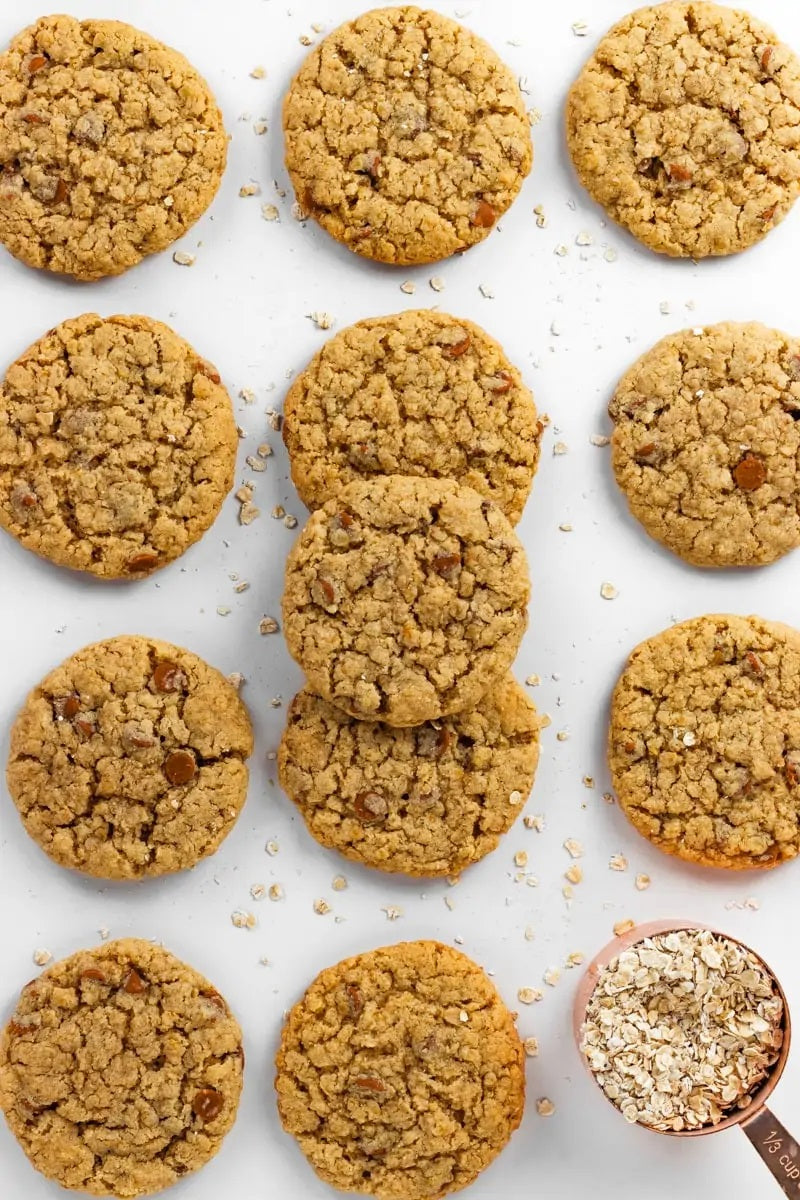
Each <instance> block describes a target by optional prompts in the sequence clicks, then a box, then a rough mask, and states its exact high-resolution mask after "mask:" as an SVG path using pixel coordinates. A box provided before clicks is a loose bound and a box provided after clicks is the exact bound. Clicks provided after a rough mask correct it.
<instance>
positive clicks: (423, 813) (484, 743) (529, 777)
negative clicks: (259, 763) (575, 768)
mask: <svg viewBox="0 0 800 1200" xmlns="http://www.w3.org/2000/svg"><path fill="white" fill-rule="evenodd" d="M538 759H539V720H538V717H537V715H536V709H535V708H534V706H533V704H532V703H531V702H530V700H529V699H528V698H527V696H526V695H525V693H524V692H523V690H522V688H521V687H520V686H519V685H518V684H517V683H515V681H514V679H513V678H512V677H511V676H508V678H507V679H506V680H505V681H504V682H503V683H501V684H499V685H498V686H497V687H496V688H493V689H492V692H491V693H490V694H489V695H488V696H485V697H484V698H483V700H481V701H480V703H479V704H478V707H477V708H475V709H474V710H473V711H472V712H470V713H462V714H459V715H458V716H454V717H445V718H444V719H443V720H441V721H436V722H435V723H432V722H428V723H426V724H424V725H418V726H417V727H416V728H412V729H393V728H392V727H391V726H389V725H383V724H381V723H380V722H377V721H357V720H354V718H353V717H349V716H347V714H346V713H344V712H342V711H341V709H338V708H335V707H334V706H333V705H332V704H328V702H327V701H326V700H320V699H319V698H318V697H317V696H314V695H312V693H311V692H308V691H302V692H300V693H299V695H297V696H295V698H294V700H293V701H292V704H291V706H290V708H289V714H288V722H287V727H286V732H285V733H284V735H283V740H282V742H281V748H280V752H279V754H278V768H279V771H280V780H281V786H282V787H283V789H284V791H286V792H287V794H288V795H289V796H290V797H291V799H292V800H293V801H294V803H295V804H296V805H297V807H298V809H299V810H300V813H301V814H302V816H303V819H304V820H305V822H306V825H307V826H308V829H309V832H310V833H311V835H312V836H313V837H315V838H316V839H317V841H318V842H320V843H321V844H322V845H323V846H327V847H329V848H330V849H333V850H339V851H341V853H342V854H345V855H346V856H347V857H348V858H352V859H354V860H355V861H356V862H361V863H364V864H365V865H366V866H368V867H377V868H378V869H379V870H381V871H398V872H402V873H404V874H406V875H419V876H432V875H456V874H458V872H459V871H462V870H463V869H464V868H465V867H468V866H469V865H470V863H474V862H478V860H479V859H481V858H483V857H484V855H486V854H488V853H489V852H490V851H491V850H494V849H495V848H496V846H497V844H498V842H499V841H500V838H501V837H502V835H503V834H504V833H506V832H507V831H508V830H509V829H510V828H511V826H512V824H513V823H514V821H515V820H516V819H517V817H518V816H519V814H520V812H521V811H522V806H523V805H524V803H525V801H526V799H527V797H528V793H529V792H530V789H531V786H532V784H533V777H534V773H535V771H536V764H537V762H538Z"/></svg>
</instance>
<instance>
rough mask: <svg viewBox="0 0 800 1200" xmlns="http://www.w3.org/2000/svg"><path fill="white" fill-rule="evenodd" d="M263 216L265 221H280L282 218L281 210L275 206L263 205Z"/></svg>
mask: <svg viewBox="0 0 800 1200" xmlns="http://www.w3.org/2000/svg"><path fill="white" fill-rule="evenodd" d="M261 215H262V217H263V218H264V220H265V221H279V220H280V218H281V214H280V209H279V208H278V207H277V205H275V204H262V205H261Z"/></svg>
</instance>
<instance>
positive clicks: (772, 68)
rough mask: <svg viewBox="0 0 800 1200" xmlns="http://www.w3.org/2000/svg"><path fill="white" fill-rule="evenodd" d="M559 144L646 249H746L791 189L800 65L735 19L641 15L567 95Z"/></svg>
mask: <svg viewBox="0 0 800 1200" xmlns="http://www.w3.org/2000/svg"><path fill="white" fill-rule="evenodd" d="M567 141H568V144H569V150H570V153H571V155H572V160H573V163H574V164H575V169H576V171H577V173H578V176H579V178H580V180H581V183H582V184H583V185H584V186H585V187H586V188H587V190H588V191H589V193H590V194H591V196H592V197H593V199H595V200H596V201H597V202H598V203H599V204H601V205H602V206H603V208H604V209H605V210H606V212H607V213H608V214H609V215H610V216H611V217H613V218H614V220H615V221H618V222H619V224H620V225H623V226H624V227H625V228H626V229H628V230H629V231H630V232H631V233H632V234H633V235H634V237H637V238H638V239H639V240H640V241H642V242H644V243H645V245H647V246H649V247H650V248H651V249H652V250H657V251H659V252H660V253H662V254H669V255H672V256H673V257H691V258H706V257H707V256H709V255H719V254H732V253H734V252H736V251H739V250H745V249H746V248H747V247H748V246H751V245H752V244H753V243H754V242H757V241H759V240H760V239H761V238H762V237H764V235H765V234H766V233H768V232H769V230H770V229H772V227H773V226H774V225H776V224H777V223H778V222H779V221H781V220H782V219H783V217H785V216H786V213H787V212H788V211H789V209H790V208H791V206H792V205H793V204H794V202H795V200H796V199H797V195H798V191H800V60H798V58H797V57H796V55H794V54H793V53H792V51H791V50H789V49H788V48H787V47H786V46H784V45H783V44H782V43H781V42H779V41H778V39H777V37H776V36H775V34H774V33H773V32H772V30H771V29H769V28H768V27H767V26H766V25H762V24H761V22H760V21H757V20H756V19H755V18H754V17H751V16H750V15H749V13H746V12H741V11H739V10H737V9H732V8H727V7H722V6H720V5H717V4H703V3H688V4H687V3H683V2H681V3H667V4H658V5H655V6H653V7H650V8H640V9H638V10H637V11H636V12H632V13H629V14H628V16H626V17H624V18H623V20H622V21H620V22H619V24H618V25H615V26H614V28H613V29H612V30H611V31H610V32H609V33H608V34H607V35H606V36H605V37H604V38H603V39H602V41H601V42H600V44H599V46H598V47H597V50H596V51H595V53H594V54H593V55H592V57H591V58H590V59H589V61H588V63H587V64H586V65H585V67H584V68H583V71H582V72H581V74H580V76H579V77H578V79H577V81H576V83H575V84H574V85H573V87H572V90H571V91H570V94H569V99H568V102H567Z"/></svg>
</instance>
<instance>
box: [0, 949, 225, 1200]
mask: <svg viewBox="0 0 800 1200" xmlns="http://www.w3.org/2000/svg"><path fill="white" fill-rule="evenodd" d="M243 1069H244V1052H243V1050H242V1033H241V1030H240V1029H239V1026H238V1024H237V1022H236V1020H235V1019H234V1017H233V1016H232V1015H231V1012H230V1009H229V1008H228V1005H227V1004H226V1002H225V1000H224V999H223V997H222V996H221V995H220V994H219V992H218V991H217V990H216V989H215V988H214V987H212V986H211V984H210V983H209V982H208V980H207V979H204V978H203V976H202V975H199V974H198V973H197V971H194V970H192V968H191V967H188V966H186V964H185V963H182V962H181V961H180V960H179V959H177V958H175V957H174V955H172V954H170V953H169V952H168V951H167V950H164V949H162V948H161V947H160V946H154V945H152V944H151V943H150V942H144V941H139V940H138V939H136V938H127V939H125V940H123V941H118V942H106V943H105V944H104V945H102V946H98V947H96V948H95V949H94V950H80V951H79V952H78V953H77V954H73V955H71V956H70V957H69V958H65V959H63V960H62V961H61V962H57V963H55V965H54V966H51V967H48V969H47V970H46V971H44V972H43V973H42V974H41V975H40V976H39V977H38V978H37V979H34V980H33V981H32V982H31V983H29V984H28V985H27V987H25V988H23V990H22V995H21V996H20V998H19V1000H18V1001H17V1007H16V1009H15V1011H14V1013H13V1014H12V1017H11V1020H10V1022H9V1023H8V1025H6V1027H5V1030H4V1031H3V1033H2V1036H1V1037H0V1109H2V1111H3V1112H4V1113H5V1117H6V1120H7V1121H8V1125H9V1128H10V1129H11V1132H12V1133H13V1134H14V1136H15V1137H16V1139H17V1141H18V1142H19V1144H20V1145H21V1147H22V1149H23V1150H24V1151H25V1153H26V1154H27V1156H28V1158H29V1159H30V1161H31V1163H32V1164H33V1166H34V1167H35V1168H36V1170H37V1171H41V1172H42V1174H43V1175H45V1176H47V1178H48V1179H52V1180H54V1181H55V1182H56V1183H58V1184H60V1185H61V1187H64V1188H69V1189H70V1190H74V1191H79V1192H88V1193H89V1194H90V1195H92V1196H115V1197H120V1198H131V1200H134V1198H136V1197H139V1196H149V1195H151V1194H152V1193H153V1192H160V1191H161V1189H162V1188H166V1187H170V1185H171V1184H173V1183H177V1181H178V1180H179V1179H182V1178H183V1177H184V1176H186V1175H189V1174H191V1173H192V1172H193V1171H197V1170H198V1169H199V1168H200V1167H202V1166H204V1165H205V1164H206V1163H207V1162H209V1160H210V1159H212V1158H213V1157H214V1155H215V1154H216V1153H217V1151H218V1150H219V1149H220V1146H221V1145H222V1140H223V1138H224V1137H225V1135H226V1134H227V1133H228V1131H229V1130H230V1128H231V1126H232V1125H233V1123H234V1120H235V1119H236V1110H237V1108H238V1105H239V1096H240V1094H241V1090H242V1072H243Z"/></svg>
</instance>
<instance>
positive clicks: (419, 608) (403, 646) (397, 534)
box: [283, 475, 530, 726]
mask: <svg viewBox="0 0 800 1200" xmlns="http://www.w3.org/2000/svg"><path fill="white" fill-rule="evenodd" d="M529 593H530V585H529V583H528V569H527V562H526V559H525V552H524V550H523V549H522V545H521V543H520V541H519V539H518V538H517V536H516V534H515V533H514V531H513V529H512V528H511V525H510V524H509V522H508V520H507V518H506V517H505V516H504V515H503V513H502V512H501V510H500V509H499V508H498V507H497V505H496V504H493V503H492V502H491V501H490V500H484V499H483V497H481V496H480V495H479V494H478V493H477V492H475V491H473V489H472V488H468V487H462V486H460V485H459V484H457V483H454V482H453V481H452V480H446V479H444V480H442V479H409V478H407V477H406V476H404V475H386V476H380V477H378V478H376V479H372V480H357V481H355V482H354V483H350V484H348V485H347V487H345V488H344V489H343V490H342V492H341V493H340V494H339V496H338V497H337V498H336V499H333V500H330V501H329V502H328V503H327V504H326V505H325V506H324V508H321V509H319V510H318V511H317V512H315V513H313V514H312V516H311V518H310V520H309V522H308V524H307V525H306V527H305V529H304V530H303V532H302V534H301V535H300V537H299V539H298V540H297V542H296V543H295V545H294V548H293V549H292V552H291V554H290V555H289V559H288V563H287V568H286V587H285V591H284V598H283V626H284V632H285V635H286V643H287V646H288V648H289V651H290V653H291V654H292V656H293V657H294V658H295V659H296V660H297V662H298V663H299V664H300V666H301V667H302V668H303V670H304V671H305V672H306V675H307V677H308V684H309V688H310V690H311V691H313V692H315V693H316V694H317V695H319V696H322V697H323V698H324V699H325V700H329V701H330V702H331V703H333V704H336V705H337V706H338V707H339V708H343V709H344V710H345V711H346V712H348V713H349V714H350V715H351V716H354V717H358V718H360V719H366V720H370V719H372V720H380V721H384V722H385V723H386V724H388V725H400V726H403V725H420V724H421V723H422V722H423V721H434V720H438V719H439V718H440V717H443V716H448V715H451V714H453V713H458V712H466V711H468V710H469V709H471V708H474V707H475V706H476V705H477V704H478V702H479V700H480V698H481V696H483V695H484V694H485V693H486V692H488V691H489V689H490V688H492V687H494V686H496V685H497V684H499V683H500V681H501V680H502V679H503V678H504V677H505V675H506V672H507V671H508V668H509V666H510V665H511V661H512V659H513V658H514V655H515V654H516V652H517V649H518V647H519V644H520V641H521V639H522V635H523V633H524V632H525V627H526V624H527V612H526V607H527V603H528V596H529Z"/></svg>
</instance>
